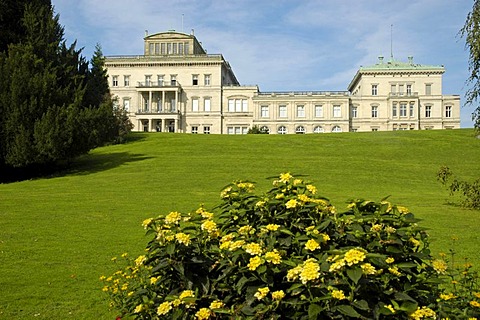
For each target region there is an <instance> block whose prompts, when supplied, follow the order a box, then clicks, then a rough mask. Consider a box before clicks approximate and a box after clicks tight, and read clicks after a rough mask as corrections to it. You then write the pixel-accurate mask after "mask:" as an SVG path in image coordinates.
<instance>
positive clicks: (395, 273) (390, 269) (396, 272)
mask: <svg viewBox="0 0 480 320" xmlns="http://www.w3.org/2000/svg"><path fill="white" fill-rule="evenodd" d="M388 272H390V273H391V274H393V275H394V276H397V277H399V276H401V275H402V274H401V273H400V271H398V267H397V266H393V267H390V268H388Z"/></svg>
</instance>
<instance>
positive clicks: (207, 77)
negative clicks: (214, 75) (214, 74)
mask: <svg viewBox="0 0 480 320" xmlns="http://www.w3.org/2000/svg"><path fill="white" fill-rule="evenodd" d="M210 79H211V75H209V74H206V75H204V77H203V84H204V85H206V86H209V85H210Z"/></svg>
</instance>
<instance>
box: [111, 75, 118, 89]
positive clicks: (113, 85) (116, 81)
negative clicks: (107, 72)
mask: <svg viewBox="0 0 480 320" xmlns="http://www.w3.org/2000/svg"><path fill="white" fill-rule="evenodd" d="M112 87H118V76H112Z"/></svg>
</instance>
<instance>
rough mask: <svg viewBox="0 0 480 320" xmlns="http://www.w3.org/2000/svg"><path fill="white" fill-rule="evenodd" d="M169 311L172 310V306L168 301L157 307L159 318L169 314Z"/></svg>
mask: <svg viewBox="0 0 480 320" xmlns="http://www.w3.org/2000/svg"><path fill="white" fill-rule="evenodd" d="M170 310H172V304H171V303H170V302H168V301H165V302H163V303H162V304H160V305H159V306H158V308H157V314H158V315H159V316H163V315H166V314H167V313H169V312H170Z"/></svg>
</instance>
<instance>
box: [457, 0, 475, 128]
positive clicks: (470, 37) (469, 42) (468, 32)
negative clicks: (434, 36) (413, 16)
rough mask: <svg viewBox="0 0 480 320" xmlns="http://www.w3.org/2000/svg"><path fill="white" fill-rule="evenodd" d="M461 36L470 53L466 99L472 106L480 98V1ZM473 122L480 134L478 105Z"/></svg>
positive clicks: (469, 15) (473, 114) (468, 18)
mask: <svg viewBox="0 0 480 320" xmlns="http://www.w3.org/2000/svg"><path fill="white" fill-rule="evenodd" d="M460 35H461V36H462V37H463V38H465V48H466V49H467V50H468V51H469V60H468V70H469V72H470V76H469V77H468V79H467V84H468V85H470V86H471V87H470V88H469V89H468V90H467V92H466V95H465V97H466V104H467V105H472V104H474V103H476V102H477V101H478V99H479V97H480V0H474V1H473V8H472V11H471V12H469V13H468V15H467V19H466V21H465V25H464V26H463V28H462V29H461V30H460ZM472 120H473V121H474V126H475V129H476V130H477V131H479V132H480V106H478V105H477V107H476V108H475V110H474V112H473V113H472Z"/></svg>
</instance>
